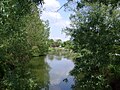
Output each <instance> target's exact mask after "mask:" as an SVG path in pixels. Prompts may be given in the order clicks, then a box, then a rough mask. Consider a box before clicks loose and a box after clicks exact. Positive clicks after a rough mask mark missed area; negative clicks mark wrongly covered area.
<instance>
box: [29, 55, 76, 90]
mask: <svg viewBox="0 0 120 90" xmlns="http://www.w3.org/2000/svg"><path fill="white" fill-rule="evenodd" d="M29 66H30V68H31V71H32V74H33V77H35V78H36V82H38V85H39V86H40V87H41V90H72V88H71V87H72V85H74V77H73V76H71V75H70V74H69V72H70V71H71V70H72V69H73V68H74V63H73V61H72V60H70V59H68V58H64V57H63V56H55V55H47V56H46V57H35V58H33V59H32V60H31V61H30V64H29Z"/></svg>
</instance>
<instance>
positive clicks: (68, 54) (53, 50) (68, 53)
mask: <svg viewBox="0 0 120 90" xmlns="http://www.w3.org/2000/svg"><path fill="white" fill-rule="evenodd" d="M48 54H54V55H59V56H64V57H65V58H70V59H72V60H74V59H75V58H77V57H79V56H80V54H78V53H74V52H73V50H69V49H66V48H62V47H50V48H49V52H48Z"/></svg>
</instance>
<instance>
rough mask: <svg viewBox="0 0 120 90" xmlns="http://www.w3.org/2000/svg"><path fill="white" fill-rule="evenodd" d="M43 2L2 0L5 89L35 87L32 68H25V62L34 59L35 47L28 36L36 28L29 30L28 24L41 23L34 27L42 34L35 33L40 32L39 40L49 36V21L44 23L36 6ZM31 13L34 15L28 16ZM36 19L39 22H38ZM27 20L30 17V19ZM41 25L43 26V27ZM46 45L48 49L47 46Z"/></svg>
mask: <svg viewBox="0 0 120 90" xmlns="http://www.w3.org/2000/svg"><path fill="white" fill-rule="evenodd" d="M34 2H35V3H34ZM39 3H42V0H33V1H31V0H1V1H0V89H1V90H6V89H7V90H26V88H27V89H28V90H31V89H33V88H34V87H35V86H34V84H33V82H32V81H31V79H30V78H29V73H28V71H27V70H25V63H27V61H28V60H30V56H31V49H32V48H31V47H32V46H33V45H31V43H32V40H31V41H30V40H29V38H28V37H30V35H31V34H30V33H31V31H32V30H33V28H31V29H30V30H28V29H27V27H28V25H26V23H28V22H29V23H31V25H30V26H31V27H32V26H33V25H34V24H33V22H35V24H37V25H36V26H37V27H36V28H34V30H35V31H38V33H34V35H35V34H36V35H35V38H36V39H38V41H39V39H41V38H40V37H38V36H41V37H43V38H44V35H48V34H43V33H42V32H45V31H47V30H48V29H47V28H46V24H44V23H43V22H42V21H39V15H38V13H37V11H36V9H34V8H36V6H35V4H39ZM31 12H32V13H31ZM34 12H36V13H37V14H36V13H34ZM31 14H32V15H31ZM29 15H30V17H29V18H27V16H29ZM36 19H37V21H35V20H36ZM26 20H28V22H27V21H26ZM24 21H26V22H24ZM31 21H32V22H31ZM39 25H40V26H39ZM38 26H39V27H38ZM40 28H42V29H41V30H40ZM40 32H41V33H40ZM38 34H39V35H38ZM47 37H48V36H45V39H47ZM32 39H33V38H32ZM40 42H41V43H38V44H42V43H45V41H43V40H40ZM35 45H36V44H35ZM42 46H43V44H42ZM40 48H41V47H40ZM44 48H45V49H46V46H45V47H44ZM44 48H43V47H42V50H44ZM42 50H41V52H42Z"/></svg>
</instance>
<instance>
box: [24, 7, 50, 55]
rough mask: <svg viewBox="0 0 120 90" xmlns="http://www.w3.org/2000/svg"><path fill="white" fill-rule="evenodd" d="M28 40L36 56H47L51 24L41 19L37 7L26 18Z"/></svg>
mask: <svg viewBox="0 0 120 90" xmlns="http://www.w3.org/2000/svg"><path fill="white" fill-rule="evenodd" d="M23 22H26V27H25V30H26V31H27V40H28V43H29V44H30V46H31V47H32V53H33V54H34V55H35V56H38V55H45V54H46V53H47V50H48V36H49V23H48V21H42V20H41V19H40V17H39V11H38V8H37V6H35V5H33V6H32V12H31V13H30V14H29V15H27V16H26V17H25V21H23Z"/></svg>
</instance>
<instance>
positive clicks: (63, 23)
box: [41, 0, 70, 41]
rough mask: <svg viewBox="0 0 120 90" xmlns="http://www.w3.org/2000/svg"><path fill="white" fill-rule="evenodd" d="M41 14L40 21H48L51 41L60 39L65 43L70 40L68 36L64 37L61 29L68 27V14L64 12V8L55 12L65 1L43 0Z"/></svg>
mask: <svg viewBox="0 0 120 90" xmlns="http://www.w3.org/2000/svg"><path fill="white" fill-rule="evenodd" d="M44 1H45V4H44V5H43V8H44V10H43V13H42V16H41V19H43V20H49V25H50V37H49V38H52V39H55V40H56V39H61V40H62V41H66V40H69V39H70V36H66V35H65V33H63V32H62V29H63V28H65V27H67V26H69V24H70V20H69V16H70V12H65V11H64V7H63V8H62V9H60V10H59V11H58V12H56V11H57V10H58V9H59V8H60V7H61V6H62V5H63V4H64V3H66V2H67V0H44Z"/></svg>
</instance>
